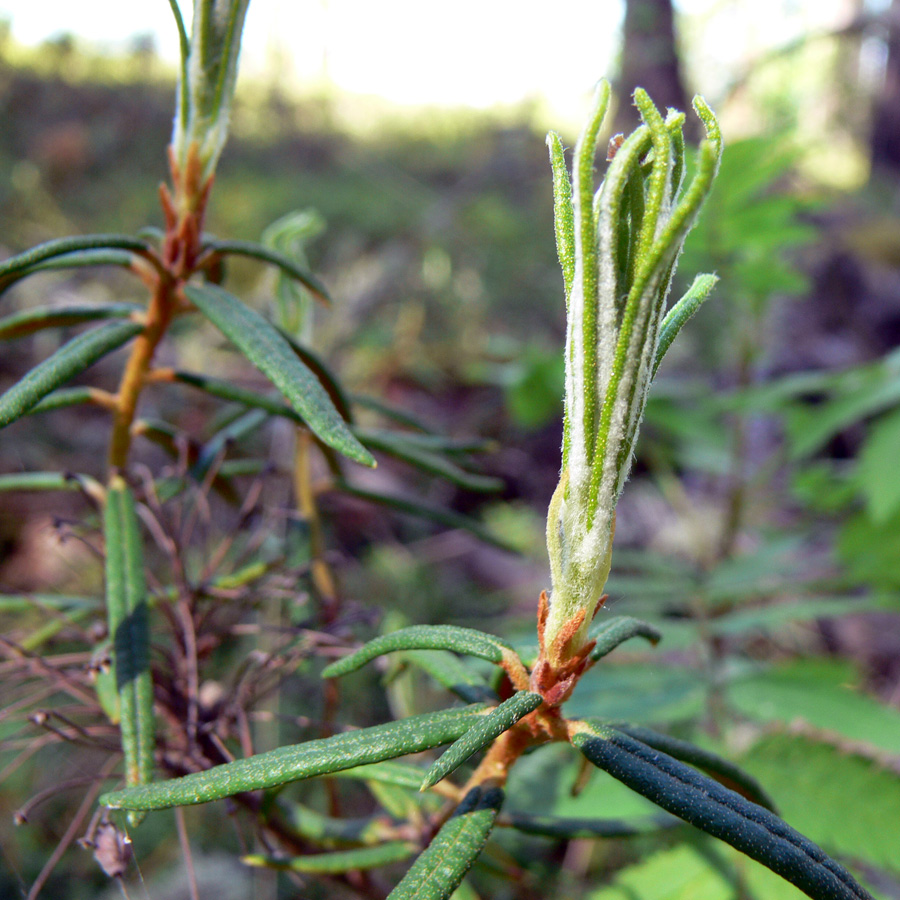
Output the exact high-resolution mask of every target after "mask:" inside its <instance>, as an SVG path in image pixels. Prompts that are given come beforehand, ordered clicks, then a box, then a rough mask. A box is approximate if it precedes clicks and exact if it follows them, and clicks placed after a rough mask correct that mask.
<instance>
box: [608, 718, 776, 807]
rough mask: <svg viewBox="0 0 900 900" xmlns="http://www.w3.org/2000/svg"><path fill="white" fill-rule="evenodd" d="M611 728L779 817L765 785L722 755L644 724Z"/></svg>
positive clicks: (619, 725) (618, 724)
mask: <svg viewBox="0 0 900 900" xmlns="http://www.w3.org/2000/svg"><path fill="white" fill-rule="evenodd" d="M608 724H609V725H610V726H612V727H613V728H615V729H616V731H621V732H622V733H623V734H627V735H628V736H629V737H633V738H634V739H635V740H637V741H640V742H641V743H642V744H646V745H647V746H648V747H652V748H653V749H654V750H660V751H662V752H663V753H668V754H669V756H673V757H674V758H675V759H678V760H681V762H686V763H689V764H690V765H692V766H694V767H696V768H698V769H700V770H702V771H703V772H706V774H707V775H711V776H712V777H713V778H715V779H716V781H718V782H719V784H724V785H725V787H727V788H730V789H731V790H733V791H735V792H737V793H738V794H741V795H742V796H744V797H746V798H747V799H748V800H750V801H752V802H753V803H758V804H759V805H760V806H764V807H766V809H769V810H771V811H772V812H774V813H775V814H776V815H777V813H778V810H777V809H776V808H775V803H774V801H773V800H772V798H771V797H770V796H769V795H768V794H767V793H766V791H765V789H764V788H763V786H762V785H761V784H760V783H759V782H758V781H757V780H756V779H755V778H753V776H751V775H748V774H747V773H746V772H745V771H744V770H743V769H742V768H741V767H740V766H736V765H735V764H734V763H733V762H730V761H729V760H727V759H723V758H722V757H721V756H719V755H717V754H715V753H712V752H710V751H709V750H704V749H703V748H702V747H697V746H695V745H694V744H691V743H689V742H688V741H682V740H679V739H678V738H673V737H670V736H669V735H667V734H660V733H659V732H658V731H652V730H651V729H649V728H645V727H644V726H642V725H631V724H629V723H627V722H610V723H608Z"/></svg>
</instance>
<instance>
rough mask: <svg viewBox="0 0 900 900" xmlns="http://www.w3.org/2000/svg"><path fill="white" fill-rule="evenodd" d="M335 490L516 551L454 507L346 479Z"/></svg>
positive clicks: (501, 547) (504, 548)
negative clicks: (365, 486)
mask: <svg viewBox="0 0 900 900" xmlns="http://www.w3.org/2000/svg"><path fill="white" fill-rule="evenodd" d="M335 490H338V491H340V492H341V493H342V494H346V495H347V496H348V497H358V498H359V499H360V500H366V501H368V502H369V503H376V504H378V505H379V506H386V507H388V508H390V509H395V510H397V511H398V512H402V513H406V514H407V515H410V516H415V517H416V518H419V519H425V520H426V521H429V522H434V523H436V524H438V525H444V526H445V527H447V528H459V529H460V530H462V531H468V532H469V533H470V534H474V535H475V537H477V538H479V539H480V540H482V541H484V542H485V543H486V544H493V545H494V546H495V547H499V548H500V549H501V550H508V551H509V552H511V553H514V552H515V548H514V547H511V546H510V545H509V544H508V543H507V542H506V541H504V540H503V538H501V537H498V536H497V535H496V534H494V533H493V532H492V531H490V530H488V529H487V528H485V526H484V525H482V524H481V522H479V521H477V520H476V519H472V518H470V517H469V516H463V515H460V514H459V513H457V512H454V511H453V510H452V509H445V508H444V507H442V506H433V505H432V504H430V503H424V502H423V501H421V500H416V499H413V498H411V497H398V496H396V495H391V494H383V493H381V492H380V491H372V490H369V489H368V488H361V487H356V486H355V485H351V484H348V483H347V482H346V481H338V482H336V483H335Z"/></svg>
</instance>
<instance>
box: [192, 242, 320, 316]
mask: <svg viewBox="0 0 900 900" xmlns="http://www.w3.org/2000/svg"><path fill="white" fill-rule="evenodd" d="M203 249H204V250H212V251H213V252H215V253H221V254H222V255H228V254H230V255H233V256H249V257H251V258H252V259H258V260H260V261H262V262H267V263H271V264H272V265H273V266H277V267H278V268H279V269H281V271H282V272H284V274H285V275H288V276H289V277H290V278H293V279H295V280H296V281H299V282H300V284H302V285H303V286H304V287H305V288H307V289H308V290H310V291H311V292H312V293H313V294H314V295H315V296H316V297H317V298H318V299H319V300H321V301H322V302H323V303H331V298H330V297H329V296H328V289H327V288H326V287H325V285H324V284H322V282H321V281H319V279H318V278H316V276H315V275H313V274H312V272H309V271H307V270H306V269H304V268H302V267H301V266H298V265H297V263H296V261H295V260H293V259H291V258H290V257H289V256H285V255H284V254H283V253H279V252H278V251H277V250H273V249H272V248H271V247H266V246H265V245H264V244H257V243H256V242H255V241H220V240H216V239H215V238H211V239H208V240H204V242H203Z"/></svg>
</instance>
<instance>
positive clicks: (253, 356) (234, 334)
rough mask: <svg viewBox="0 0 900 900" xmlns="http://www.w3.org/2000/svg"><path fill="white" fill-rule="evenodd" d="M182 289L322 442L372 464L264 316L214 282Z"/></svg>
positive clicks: (345, 424) (372, 460)
mask: <svg viewBox="0 0 900 900" xmlns="http://www.w3.org/2000/svg"><path fill="white" fill-rule="evenodd" d="M184 290H185V294H186V295H187V296H188V299H190V301H191V302H192V303H193V304H194V305H195V306H196V307H197V308H198V309H199V310H200V311H201V312H202V313H203V315H204V316H206V318H208V319H209V320H210V321H211V322H212V323H213V324H214V325H215V326H216V327H217V328H218V329H219V330H220V331H221V332H222V333H223V334H224V335H225V336H226V337H227V338H228V339H229V340H230V341H231V342H232V343H233V344H234V345H235V346H236V347H237V348H238V349H239V350H240V351H241V352H242V353H243V354H244V355H245V356H246V357H247V359H249V360H250V362H252V363H253V364H254V365H255V366H256V367H257V368H258V369H259V370H260V371H261V372H262V373H263V374H264V375H265V376H266V377H267V378H268V379H269V380H270V381H271V382H272V383H273V384H274V385H275V387H277V388H278V390H279V391H281V393H282V394H284V396H285V397H286V398H287V399H288V401H289V402H290V403H291V405H292V406H293V407H294V408H295V409H296V410H297V412H298V413H299V414H300V415H301V416H302V418H303V420H304V421H305V422H306V423H307V425H308V426H309V428H310V429H311V430H312V431H313V432H314V433H315V434H316V435H317V436H318V437H319V438H320V439H321V440H322V441H323V442H324V443H325V444H327V445H328V446H330V447H333V448H334V449H335V450H337V451H338V452H340V453H343V454H344V455H345V456H348V457H349V458H350V459H354V460H356V461H357V462H361V463H363V464H364V465H369V466H371V465H374V464H375V460H374V459H373V458H372V456H371V454H370V453H369V452H368V451H367V450H366V449H365V447H363V446H362V444H360V443H359V441H357V439H356V438H355V437H354V436H353V434H352V432H351V431H350V428H349V426H348V425H347V423H346V422H345V421H344V419H342V418H341V416H340V414H339V413H338V411H337V410H336V409H335V407H334V404H333V403H332V401H331V399H330V398H329V396H328V394H327V393H326V392H325V389H324V388H323V387H322V385H321V383H320V382H319V380H318V379H317V378H316V377H315V376H314V375H313V373H312V372H311V371H310V370H309V368H308V367H307V366H306V365H304V364H303V363H302V362H301V360H300V359H299V358H298V356H297V354H296V353H294V351H293V350H292V349H291V346H290V344H289V343H288V342H287V341H286V340H285V339H284V338H283V337H282V336H281V335H280V334H279V333H278V331H276V329H275V328H274V327H273V326H272V325H271V324H270V323H269V322H268V321H266V319H264V318H263V317H262V316H261V315H260V314H259V313H257V312H255V311H254V310H252V309H250V308H249V307H248V306H245V305H244V304H243V303H241V301H240V300H238V299H237V297H235V296H233V295H232V294H229V293H228V292H227V291H225V290H223V289H222V288H220V287H216V286H215V285H207V286H205V287H196V286H193V285H189V286H187V287H186V288H185V289H184Z"/></svg>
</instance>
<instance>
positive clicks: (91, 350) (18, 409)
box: [0, 322, 143, 428]
mask: <svg viewBox="0 0 900 900" xmlns="http://www.w3.org/2000/svg"><path fill="white" fill-rule="evenodd" d="M142 330H143V326H142V325H139V324H138V323H137V322H109V323H107V324H106V325H101V326H100V327H99V328H94V329H93V330H91V331H86V332H85V333H84V334H80V335H78V337H76V338H74V339H73V340H71V341H69V343H68V344H65V345H64V346H63V347H61V348H60V349H59V350H57V351H56V353H54V354H53V355H52V356H50V357H49V358H47V359H45V360H44V361H43V362H42V363H40V364H39V365H37V366H36V367H35V368H33V369H32V370H31V371H30V372H29V373H28V374H27V375H25V376H24V377H23V378H22V379H21V380H20V381H18V382H16V384H14V385H13V386H12V387H11V388H10V389H9V390H8V391H7V392H6V393H5V394H3V396H2V397H0V428H3V427H5V426H6V425H9V423H10V422H14V421H15V420H16V419H18V418H20V417H21V416H23V415H25V413H27V412H28V411H29V410H30V409H31V408H32V407H33V406H35V405H36V404H37V403H38V401H39V400H40V399H41V398H42V397H45V396H46V395H47V394H49V393H50V392H51V391H53V390H55V389H56V388H58V387H59V386H60V385H62V384H65V383H66V382H67V381H69V380H70V379H72V378H74V377H75V376H76V375H78V374H79V373H81V372H83V371H84V370H85V369H86V368H88V366H90V365H92V364H93V363H95V362H96V361H97V360H98V359H100V358H101V357H103V356H106V355H107V354H108V353H112V351H113V350H117V349H118V348H119V347H121V346H122V345H123V344H125V343H127V342H128V341H130V340H131V339H132V338H133V337H135V336H136V335H138V334H140V332H141V331H142Z"/></svg>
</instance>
